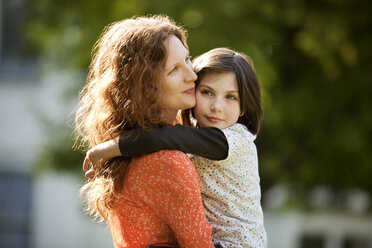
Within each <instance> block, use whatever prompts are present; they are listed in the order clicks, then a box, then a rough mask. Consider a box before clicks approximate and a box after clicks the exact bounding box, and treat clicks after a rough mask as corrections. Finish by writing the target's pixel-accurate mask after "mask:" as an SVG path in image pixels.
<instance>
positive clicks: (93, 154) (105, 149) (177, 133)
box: [83, 125, 229, 178]
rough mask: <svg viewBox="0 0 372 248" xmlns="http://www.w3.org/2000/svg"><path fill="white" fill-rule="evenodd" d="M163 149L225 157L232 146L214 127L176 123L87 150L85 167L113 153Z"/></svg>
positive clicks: (127, 154) (135, 153)
mask: <svg viewBox="0 0 372 248" xmlns="http://www.w3.org/2000/svg"><path fill="white" fill-rule="evenodd" d="M160 150H179V151H183V152H185V153H190V154H195V155H198V156H201V157H205V158H209V159H212V160H222V159H225V158H226V157H227V155H228V150H229V147H228V143H227V139H226V137H225V135H224V133H223V132H222V131H221V130H220V129H218V128H214V127H207V128H199V129H194V128H191V127H186V126H182V125H175V126H168V127H163V128H160V129H156V130H153V131H144V130H142V129H135V130H132V131H128V132H125V133H124V134H122V135H121V136H120V137H118V138H115V139H112V140H109V141H107V142H104V143H102V144H99V145H97V146H94V147H93V148H91V149H90V150H89V151H88V152H87V154H86V157H85V160H84V164H83V170H84V171H86V170H88V166H89V163H92V164H93V165H98V164H102V163H106V162H107V161H109V160H110V159H112V158H114V157H120V156H125V157H134V156H139V155H145V154H149V153H152V152H156V151H160ZM93 176H94V170H88V171H87V173H86V177H87V178H91V177H93Z"/></svg>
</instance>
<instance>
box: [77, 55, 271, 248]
mask: <svg viewBox="0 0 372 248" xmlns="http://www.w3.org/2000/svg"><path fill="white" fill-rule="evenodd" d="M193 66H194V71H195V72H196V74H197V75H198V79H197V81H196V106H195V107H194V108H193V109H191V110H187V111H184V113H183V117H184V124H186V125H189V126H194V127H197V128H199V129H197V130H199V133H200V130H204V129H205V127H209V128H218V129H222V131H223V133H224V134H225V137H226V140H227V143H228V156H227V158H225V159H223V160H220V161H216V160H210V159H207V158H204V157H201V156H194V157H193V162H194V164H195V167H196V170H197V172H198V174H199V176H200V179H201V183H202V197H203V202H204V207H205V213H206V216H207V219H208V221H209V223H210V224H211V225H212V227H213V231H212V238H213V242H214V243H215V244H218V245H220V246H222V247H266V245H267V244H266V243H267V241H266V232H265V229H264V225H263V213H262V209H261V204H260V198H261V196H260V179H259V175H258V161H257V151H256V147H255V145H254V140H255V138H256V134H257V133H258V131H259V126H260V120H261V116H262V108H261V94H260V85H259V80H258V78H257V76H256V74H255V71H254V68H253V64H252V62H251V61H250V59H249V58H248V57H247V56H246V55H244V54H241V53H237V52H235V51H232V50H230V49H227V48H217V49H213V50H211V51H209V52H207V53H205V54H203V55H201V56H199V57H197V58H196V59H195V60H194V61H193ZM174 69H175V70H178V69H177V68H174ZM194 120H196V122H195V121H194ZM192 130H195V129H191V128H188V127H184V126H180V125H176V126H174V127H166V128H162V129H160V130H158V131H153V132H141V131H140V130H135V131H133V132H132V133H130V134H128V135H127V136H121V137H120V139H119V146H118V145H117V142H118V139H116V140H112V141H109V142H107V143H104V144H101V145H100V146H97V147H95V148H93V149H92V150H90V151H89V152H88V153H87V158H86V161H85V162H84V169H87V165H88V163H89V162H90V161H93V162H96V161H97V160H98V159H102V161H101V162H105V161H106V160H108V159H110V158H112V157H114V156H138V155H141V154H144V153H149V152H153V151H156V150H159V149H178V150H182V151H184V152H188V153H193V154H197V155H199V154H200V153H201V151H203V152H204V151H205V150H206V148H205V145H203V142H202V145H201V146H199V142H200V141H202V140H203V139H204V137H202V136H201V135H200V134H199V133H198V132H197V131H192ZM209 144H212V145H211V147H213V142H209ZM119 149H120V150H119ZM212 150H213V149H212ZM209 152H210V153H211V154H213V151H209ZM217 152H218V151H216V153H214V154H213V155H210V156H209V157H210V158H211V157H213V156H216V157H218V153H217ZM220 155H221V154H220ZM220 157H221V156H220ZM222 157H224V155H223V156H222ZM215 159H221V158H215ZM90 173H94V172H92V171H90V172H88V174H87V176H88V177H89V176H92V174H90Z"/></svg>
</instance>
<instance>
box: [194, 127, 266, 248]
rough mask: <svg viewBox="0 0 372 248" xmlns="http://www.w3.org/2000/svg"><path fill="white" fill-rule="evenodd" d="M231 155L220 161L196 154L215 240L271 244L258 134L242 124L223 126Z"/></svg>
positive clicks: (228, 243)
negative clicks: (268, 233) (263, 206)
mask: <svg viewBox="0 0 372 248" xmlns="http://www.w3.org/2000/svg"><path fill="white" fill-rule="evenodd" d="M222 131H223V132H224V134H225V136H226V138H227V141H228V144H229V155H228V157H227V158H226V159H224V160H220V161H214V160H209V159H206V158H203V157H199V156H194V157H193V161H194V164H195V166H196V170H197V172H198V174H199V176H200V179H201V184H202V198H203V202H204V205H205V212H206V216H207V220H208V221H209V223H210V224H211V225H212V227H213V233H212V238H213V243H215V244H220V245H222V246H223V247H234V248H238V247H267V238H266V231H265V228H264V223H263V212H262V208H261V204H260V200H261V189H260V177H259V174H258V159H257V150H256V146H255V144H254V143H253V141H254V140H255V138H256V136H255V135H253V134H251V133H250V132H249V131H248V129H247V128H246V127H245V126H244V125H241V124H234V125H232V126H230V127H228V128H226V129H224V130H222Z"/></svg>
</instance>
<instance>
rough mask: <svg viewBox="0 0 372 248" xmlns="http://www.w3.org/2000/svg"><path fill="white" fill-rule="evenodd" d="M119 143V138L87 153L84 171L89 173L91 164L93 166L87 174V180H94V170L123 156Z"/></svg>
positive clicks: (95, 147) (99, 145)
mask: <svg viewBox="0 0 372 248" xmlns="http://www.w3.org/2000/svg"><path fill="white" fill-rule="evenodd" d="M118 142H119V137H118V138H115V139H112V140H109V141H106V142H104V143H102V144H98V145H96V146H94V147H92V148H91V149H90V150H89V151H88V152H87V154H86V156H85V159H84V163H83V170H84V171H87V170H88V168H89V164H91V165H92V168H90V169H89V170H88V171H87V172H86V173H85V177H86V178H88V179H92V178H93V177H94V175H95V173H94V168H97V167H99V166H103V165H104V164H105V163H106V162H107V161H109V160H110V159H112V158H115V157H119V156H121V153H120V150H119V145H118Z"/></svg>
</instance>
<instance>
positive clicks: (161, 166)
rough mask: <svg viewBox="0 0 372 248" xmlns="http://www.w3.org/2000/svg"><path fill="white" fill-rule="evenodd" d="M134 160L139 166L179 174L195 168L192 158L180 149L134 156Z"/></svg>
mask: <svg viewBox="0 0 372 248" xmlns="http://www.w3.org/2000/svg"><path fill="white" fill-rule="evenodd" d="M133 162H134V164H135V165H137V167H140V168H142V169H145V170H153V171H155V172H156V171H157V172H161V171H162V172H165V171H167V173H169V172H171V173H176V174H179V173H190V172H191V171H192V170H194V165H193V163H192V162H191V160H190V158H189V157H188V156H187V155H186V154H185V153H184V152H181V151H178V150H161V151H158V152H154V153H150V154H147V155H143V156H140V157H137V158H133Z"/></svg>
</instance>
